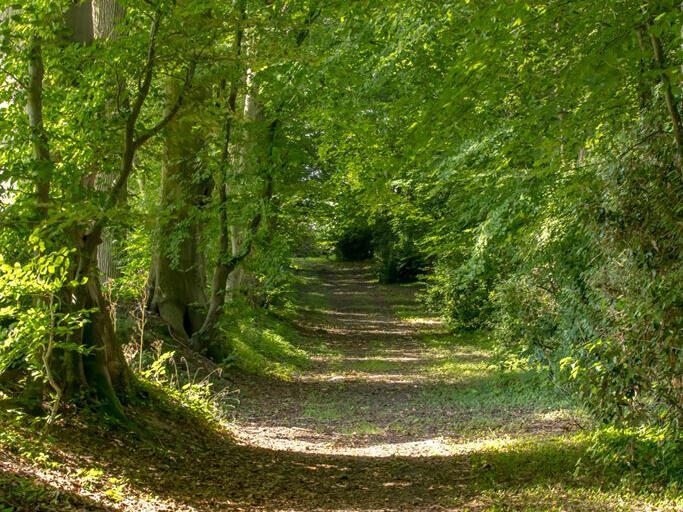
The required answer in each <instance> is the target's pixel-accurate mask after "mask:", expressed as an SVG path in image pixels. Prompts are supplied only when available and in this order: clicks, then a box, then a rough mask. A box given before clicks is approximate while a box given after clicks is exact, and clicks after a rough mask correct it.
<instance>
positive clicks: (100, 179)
mask: <svg viewBox="0 0 683 512" xmlns="http://www.w3.org/2000/svg"><path fill="white" fill-rule="evenodd" d="M124 15H125V10H124V9H123V7H121V6H120V5H119V3H118V2H117V0H92V32H93V37H94V38H95V39H115V38H117V34H116V26H117V25H118V24H119V23H120V22H121V20H122V19H123V17H124ZM118 87H122V86H120V85H118ZM121 92H122V91H119V96H123V95H122V94H121ZM112 110H113V106H112ZM115 178H116V173H114V172H107V171H103V172H99V173H97V176H96V177H95V189H96V190H100V191H106V190H109V189H110V188H111V187H112V186H113V184H114V180H115ZM97 266H98V268H99V270H100V278H101V279H102V280H103V282H105V283H106V282H107V281H108V280H110V279H111V278H113V277H116V270H117V269H116V263H115V261H114V234H113V233H112V230H111V229H105V230H104V232H103V234H102V243H101V244H100V245H99V246H98V247H97Z"/></svg>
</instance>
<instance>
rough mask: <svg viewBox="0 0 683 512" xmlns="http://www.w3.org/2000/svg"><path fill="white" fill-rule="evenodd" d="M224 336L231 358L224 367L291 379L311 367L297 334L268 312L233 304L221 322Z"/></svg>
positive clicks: (284, 322)
mask: <svg viewBox="0 0 683 512" xmlns="http://www.w3.org/2000/svg"><path fill="white" fill-rule="evenodd" d="M221 333H222V334H223V340H222V342H223V344H224V345H225V347H226V348H227V351H228V354H229V355H228V356H227V357H226V359H225V360H224V361H223V365H224V366H228V367H236V368H239V369H240V370H242V371H245V372H247V373H254V374H259V375H268V376H271V377H277V378H281V379H289V378H291V376H292V375H293V374H294V372H296V371H297V370H298V369H300V368H304V367H306V366H307V365H308V364H309V356H308V354H307V353H306V352H305V351H304V350H302V349H300V348H298V347H297V346H296V341H297V338H298V336H299V335H298V333H297V332H296V330H295V329H294V328H293V327H292V326H291V325H290V324H289V323H288V322H287V321H286V320H282V319H280V318H278V317H276V316H274V315H271V314H269V313H267V312H264V311H261V310H256V309H254V308H250V307H248V306H246V305H244V304H239V303H237V304H233V305H231V307H230V308H229V309H228V310H227V312H226V314H225V315H224V316H223V317H222V318H221Z"/></svg>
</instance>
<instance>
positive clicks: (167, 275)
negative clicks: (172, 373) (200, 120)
mask: <svg viewBox="0 0 683 512" xmlns="http://www.w3.org/2000/svg"><path fill="white" fill-rule="evenodd" d="M166 93H167V98H168V102H169V104H172V103H173V102H174V101H175V98H176V97H177V94H178V87H177V83H176V82H175V81H169V83H168V85H167V91H166ZM182 114H183V115H180V116H178V117H176V118H175V119H174V120H173V121H172V122H171V123H169V124H168V126H167V129H166V135H165V141H164V156H163V166H162V174H161V199H160V201H161V211H162V214H161V218H160V219H159V230H158V236H159V240H158V247H157V249H156V251H155V255H154V261H153V267H154V268H153V270H152V275H153V276H154V286H153V299H152V308H153V309H155V310H156V311H157V312H158V313H159V315H160V316H161V318H162V319H163V320H164V321H165V322H166V323H167V324H168V325H169V327H170V328H171V331H172V334H173V335H174V336H176V337H177V338H179V339H180V340H181V341H184V342H188V341H189V339H190V337H191V336H192V335H193V334H194V333H195V332H197V331H198V330H199V329H200V328H201V326H202V323H203V321H204V311H205V308H206V297H205V294H204V288H205V283H206V279H205V272H204V267H203V265H202V262H203V257H202V255H201V252H200V246H199V235H200V232H201V228H200V224H201V223H200V221H199V219H198V218H197V214H198V211H199V210H200V208H201V207H202V205H203V204H204V203H205V202H206V200H207V194H208V191H209V185H210V184H209V183H208V182H207V181H206V180H202V181H201V182H199V183H197V180H196V177H197V176H198V175H199V174H198V173H199V171H200V169H199V167H198V159H197V154H198V152H199V151H200V150H201V148H202V145H203V137H202V134H201V133H198V131H197V130H196V129H195V124H196V122H195V120H194V119H191V118H188V116H187V115H186V114H187V111H186V112H185V113H182Z"/></svg>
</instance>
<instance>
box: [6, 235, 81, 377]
mask: <svg viewBox="0 0 683 512" xmlns="http://www.w3.org/2000/svg"><path fill="white" fill-rule="evenodd" d="M34 241H35V240H34ZM35 242H36V245H35V247H34V250H35V251H36V255H35V256H34V257H33V258H32V259H31V260H29V261H28V262H27V263H26V264H24V265H22V264H20V263H19V262H15V263H14V264H10V263H7V262H5V261H4V259H3V257H2V255H1V254H0V374H2V373H4V372H5V371H6V370H8V369H9V368H12V367H14V368H20V369H23V370H25V372H26V373H27V374H30V375H31V376H32V377H33V378H36V377H38V378H41V379H45V378H46V377H45V364H44V358H45V357H49V354H50V353H51V352H52V350H54V349H66V350H76V351H82V350H83V347H81V346H78V345H73V343H70V342H68V341H65V340H67V339H68V335H69V334H71V333H72V332H74V331H76V330H78V329H80V328H81V327H82V326H83V324H84V323H85V322H86V321H87V315H88V313H89V311H86V310H83V311H74V312H65V310H64V308H62V307H60V302H61V301H62V300H64V296H63V295H62V294H61V293H60V292H61V290H63V288H64V287H65V286H66V285H67V283H68V281H69V279H70V278H69V253H70V251H69V250H68V249H61V250H58V251H54V252H46V250H45V245H44V243H43V242H38V241H35ZM84 279H85V278H84ZM71 285H73V283H71ZM16 384H17V383H14V385H16Z"/></svg>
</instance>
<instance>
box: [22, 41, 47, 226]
mask: <svg viewBox="0 0 683 512" xmlns="http://www.w3.org/2000/svg"><path fill="white" fill-rule="evenodd" d="M44 74H45V68H44V65H43V52H42V46H41V42H40V39H39V38H38V36H33V37H32V38H31V41H30V43H29V64H28V78H29V82H28V91H27V99H26V115H27V116H28V122H29V127H30V129H31V144H32V146H33V161H34V163H35V165H36V171H37V172H36V182H35V197H36V210H37V212H38V215H39V216H40V217H41V218H43V219H44V218H46V217H47V210H48V204H49V202H50V181H51V169H52V160H51V158H50V146H49V144H48V139H47V134H46V132H45V126H44V125H43V76H44Z"/></svg>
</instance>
